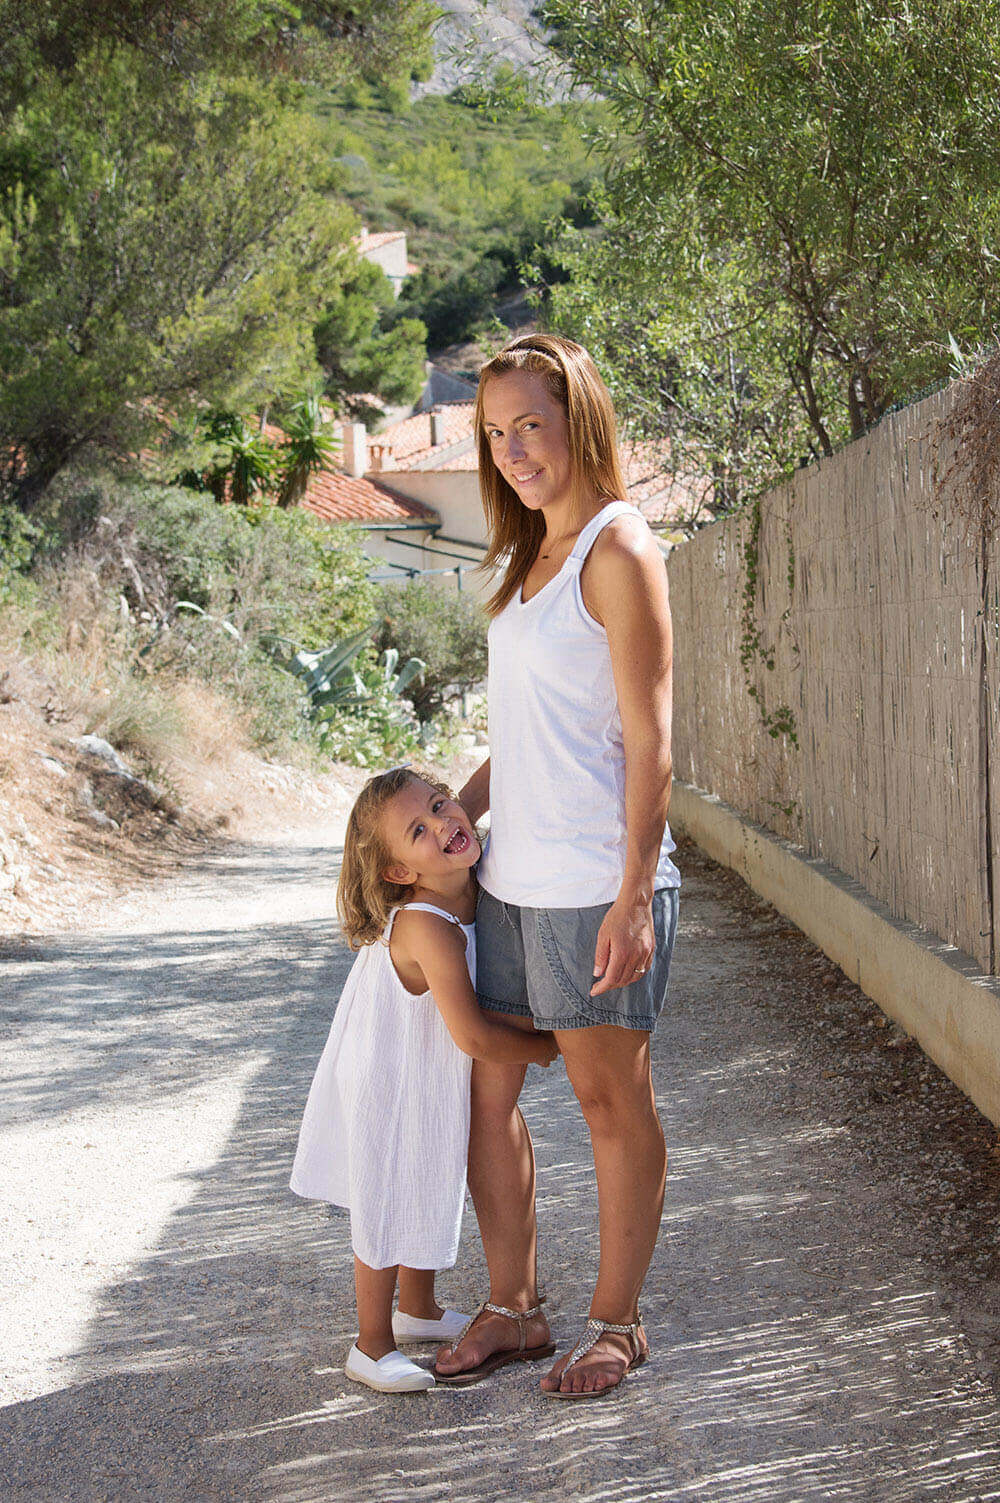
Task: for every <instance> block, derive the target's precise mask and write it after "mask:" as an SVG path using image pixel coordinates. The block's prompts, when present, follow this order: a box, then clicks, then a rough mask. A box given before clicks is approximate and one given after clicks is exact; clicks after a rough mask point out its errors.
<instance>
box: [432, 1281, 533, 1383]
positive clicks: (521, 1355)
mask: <svg viewBox="0 0 1000 1503" xmlns="http://www.w3.org/2000/svg"><path fill="white" fill-rule="evenodd" d="M543 1299H544V1296H543V1297H542V1298H540V1299H539V1301H538V1303H537V1305H532V1307H531V1309H530V1310H508V1309H507V1307H506V1306H505V1305H494V1304H493V1303H491V1301H490V1300H483V1302H482V1304H481V1305H480V1306H479V1309H478V1310H477V1311H476V1313H475V1315H470V1317H469V1319H468V1320H467V1321H466V1323H465V1326H464V1327H463V1329H462V1332H461V1334H460V1335H458V1336H456V1337H455V1340H454V1341H453V1342H452V1343H451V1347H450V1350H451V1351H453V1352H454V1351H457V1349H458V1347H459V1346H461V1344H462V1342H463V1341H464V1340H465V1338H466V1336H467V1335H468V1334H469V1332H470V1331H471V1329H472V1327H473V1325H474V1323H475V1322H476V1321H477V1320H478V1319H479V1317H480V1315H482V1314H483V1312H484V1311H485V1310H489V1311H490V1312H491V1313H492V1314H493V1315H506V1316H507V1318H508V1320H516V1321H517V1330H518V1335H519V1337H520V1344H519V1346H518V1348H517V1351H508V1352H491V1353H490V1355H489V1356H488V1357H484V1358H483V1360H482V1362H480V1363H479V1365H478V1367H467V1368H466V1369H465V1371H464V1372H460V1373H443V1372H442V1371H441V1369H440V1368H439V1367H438V1366H437V1364H436V1363H435V1364H434V1377H435V1379H436V1380H437V1382H438V1383H451V1384H452V1385H454V1386H456V1387H457V1386H461V1385H462V1384H466V1383H478V1382H479V1380H480V1379H481V1378H485V1377H487V1376H488V1375H489V1374H490V1373H493V1372H496V1370H497V1368H498V1367H506V1366H507V1365H508V1363H510V1362H541V1361H543V1360H544V1359H545V1358H546V1357H554V1356H555V1352H556V1349H555V1347H554V1345H553V1344H552V1342H551V1341H549V1342H546V1344H545V1345H544V1346H526V1345H525V1342H526V1340H527V1325H528V1321H529V1320H531V1319H532V1317H533V1316H535V1315H541V1313H542V1303H543Z"/></svg>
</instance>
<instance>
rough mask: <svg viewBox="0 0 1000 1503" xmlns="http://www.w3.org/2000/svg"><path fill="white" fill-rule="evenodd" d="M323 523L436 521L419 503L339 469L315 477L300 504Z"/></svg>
mask: <svg viewBox="0 0 1000 1503" xmlns="http://www.w3.org/2000/svg"><path fill="white" fill-rule="evenodd" d="M300 504H301V505H302V506H304V507H305V508H306V510H307V511H311V512H315V514H316V516H318V517H322V518H323V519H324V521H326V522H413V521H418V520H421V521H422V520H426V521H428V522H434V521H436V520H437V514H436V512H434V511H432V510H431V508H430V507H429V506H423V505H421V503H420V502H419V501H410V500H408V499H407V498H405V497H403V496H393V495H391V494H390V493H389V492H388V491H387V490H385V489H383V487H382V486H380V485H376V484H375V482H374V481H373V480H367V479H365V477H364V476H362V477H361V479H356V478H355V477H354V476H353V475H345V474H343V472H342V471H340V470H324V471H322V472H321V473H320V474H318V475H314V476H313V477H312V479H311V480H310V482H309V487H308V489H307V491H306V493H305V495H304V496H303V498H302V501H301V503H300Z"/></svg>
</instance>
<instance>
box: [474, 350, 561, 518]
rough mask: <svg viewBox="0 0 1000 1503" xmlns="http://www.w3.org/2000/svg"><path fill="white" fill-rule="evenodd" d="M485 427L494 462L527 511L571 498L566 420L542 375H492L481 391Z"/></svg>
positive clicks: (532, 372)
mask: <svg viewBox="0 0 1000 1503" xmlns="http://www.w3.org/2000/svg"><path fill="white" fill-rule="evenodd" d="M483 427H484V429H485V431H486V437H487V438H488V440H489V444H490V450H491V452H492V455H493V463H494V464H495V465H496V467H497V469H498V470H499V471H500V473H501V475H502V476H503V478H504V479H505V480H506V481H507V484H508V485H510V486H512V487H513V489H514V491H515V493H516V495H517V497H518V499H519V500H520V501H521V502H522V503H523V504H524V505H525V506H527V507H528V508H529V509H530V510H532V511H534V510H535V509H536V508H538V507H542V506H549V505H551V504H552V503H553V502H562V501H568V500H570V499H571V498H572V494H573V479H572V466H571V463H570V448H569V422H568V420H567V417H566V412H565V409H564V407H563V405H562V403H561V402H559V401H557V399H556V398H555V397H554V396H552V395H551V393H550V392H549V389H548V387H547V386H546V384H545V382H544V381H543V380H542V378H541V376H538V375H536V374H535V373H534V371H511V372H510V373H509V374H508V375H506V376H494V377H492V378H491V379H490V380H489V381H488V382H487V384H486V390H485V391H484V393H483Z"/></svg>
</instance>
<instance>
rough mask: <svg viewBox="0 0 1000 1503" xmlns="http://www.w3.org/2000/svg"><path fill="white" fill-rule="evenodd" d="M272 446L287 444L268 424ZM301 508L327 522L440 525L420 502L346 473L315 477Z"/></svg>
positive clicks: (326, 472)
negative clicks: (429, 523) (424, 521)
mask: <svg viewBox="0 0 1000 1503" xmlns="http://www.w3.org/2000/svg"><path fill="white" fill-rule="evenodd" d="M264 436H265V437H266V438H268V439H269V440H270V441H271V443H274V444H280V443H283V442H284V438H285V435H284V432H283V430H282V429H281V428H279V427H277V426H276V424H274V423H265V424H264ZM299 504H300V505H301V506H304V507H305V508H306V510H307V511H311V512H314V513H315V515H316V516H317V517H322V518H323V520H324V521H326V522H415V521H423V520H425V519H426V520H427V521H428V522H436V521H437V520H438V517H437V513H436V512H435V511H432V510H431V508H430V507H429V506H423V505H422V504H421V503H420V502H419V501H410V500H408V499H407V498H406V497H405V496H394V495H392V494H390V492H389V491H387V490H385V488H384V487H383V486H381V485H378V484H377V483H376V482H375V481H373V480H367V479H365V478H364V476H362V477H361V478H360V479H357V478H355V476H353V475H345V474H344V472H343V470H320V471H319V473H318V474H315V475H313V476H312V478H311V480H310V481H309V485H308V486H307V488H306V493H305V495H304V496H303V498H302V500H301V502H300V503H299Z"/></svg>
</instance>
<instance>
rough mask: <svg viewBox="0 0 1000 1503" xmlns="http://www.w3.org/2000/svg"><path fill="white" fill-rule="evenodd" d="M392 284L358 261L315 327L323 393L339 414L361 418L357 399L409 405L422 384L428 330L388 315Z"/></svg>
mask: <svg viewBox="0 0 1000 1503" xmlns="http://www.w3.org/2000/svg"><path fill="white" fill-rule="evenodd" d="M394 306H395V298H394V296H393V291H392V284H391V282H390V281H389V278H388V277H387V276H386V275H385V273H384V272H383V271H382V270H381V269H380V268H379V267H378V266H375V265H373V263H372V262H370V261H362V260H359V261H358V262H357V264H356V265H355V266H354V267H353V268H352V269H351V271H350V272H349V273H348V274H347V275H346V276H345V278H344V281H343V282H342V283H341V285H340V287H339V289H338V292H337V296H336V298H335V299H334V300H332V301H331V302H330V303H329V304H328V305H327V307H326V309H325V310H324V313H323V316H322V318H321V319H320V322H319V323H318V324H317V326H316V331H315V338H316V354H317V357H318V359H319V362H320V365H321V366H322V367H323V373H324V378H325V390H326V393H327V395H328V396H329V397H330V398H332V400H333V401H334V403H335V404H336V405H337V407H338V408H339V409H340V410H342V411H347V412H349V413H351V412H359V413H360V415H362V416H363V415H364V413H365V411H366V408H365V404H364V403H359V402H358V400H357V398H358V397H359V396H360V395H361V394H363V393H366V392H371V393H374V394H375V395H377V396H380V397H382V398H383V399H384V400H385V401H387V402H413V401H415V400H416V398H417V397H418V396H419V395H420V389H421V387H422V385H423V381H424V361H425V359H426V355H427V351H426V338H427V331H426V329H425V328H424V325H423V324H422V323H421V322H420V321H419V319H415V318H402V319H396V318H392V317H390V316H389V315H390V313H391V311H392V310H393V309H394Z"/></svg>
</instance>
